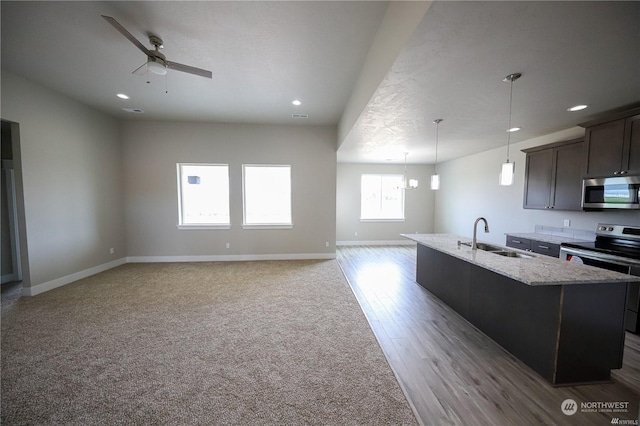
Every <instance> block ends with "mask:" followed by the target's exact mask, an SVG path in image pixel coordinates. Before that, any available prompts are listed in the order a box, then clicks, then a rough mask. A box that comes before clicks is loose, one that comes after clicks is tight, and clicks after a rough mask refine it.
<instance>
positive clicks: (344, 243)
mask: <svg viewBox="0 0 640 426" xmlns="http://www.w3.org/2000/svg"><path fill="white" fill-rule="evenodd" d="M415 244H416V242H415V241H411V240H404V239H403V240H380V241H376V240H370V241H365V240H360V241H336V246H413V245H415Z"/></svg>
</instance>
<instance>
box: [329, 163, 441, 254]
mask: <svg viewBox="0 0 640 426" xmlns="http://www.w3.org/2000/svg"><path fill="white" fill-rule="evenodd" d="M403 171H404V166H403V165H397V164H394V165H391V164H349V163H340V164H338V171H337V179H338V181H337V206H336V208H337V210H336V221H337V224H336V237H337V240H338V242H339V244H340V243H355V244H361V243H365V242H382V241H400V240H402V237H400V234H408V233H430V232H432V231H433V219H434V218H433V212H434V210H433V203H434V197H435V194H434V193H435V191H432V190H431V189H429V183H430V179H431V174H432V173H433V166H426V165H409V166H407V173H408V176H409V178H410V179H418V180H419V185H418V188H417V189H415V190H409V191H406V194H405V221H404V222H388V223H385V222H360V176H361V175H362V174H364V173H389V174H402V173H403ZM356 232H357V233H358V235H355V234H356Z"/></svg>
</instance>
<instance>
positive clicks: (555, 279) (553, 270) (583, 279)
mask: <svg viewBox="0 0 640 426" xmlns="http://www.w3.org/2000/svg"><path fill="white" fill-rule="evenodd" d="M401 235H402V236H403V237H405V238H408V239H410V240H413V241H416V242H417V243H418V244H422V245H424V246H427V247H431V248H432V249H435V250H438V251H441V252H443V253H446V254H449V255H451V256H454V257H457V258H458V259H462V260H464V261H466V262H469V263H472V264H474V265H478V266H480V267H483V268H485V269H488V270H490V271H493V272H496V273H498V274H501V275H504V276H506V277H509V278H512V279H514V280H517V281H520V282H522V283H524V284H528V285H532V286H538V285H565V284H595V283H620V282H630V281H640V277H636V276H632V275H625V274H621V273H619V272H614V271H609V270H606V269H602V268H596V267H593V266H587V265H580V264H576V263H572V262H567V261H566V260H560V259H556V258H554V257H549V256H544V255H538V254H534V253H529V252H525V251H523V250H518V249H513V248H507V247H505V246H501V245H499V244H491V245H494V246H498V247H503V248H504V249H505V250H510V251H516V252H519V253H522V254H525V255H527V256H532V257H530V258H516V257H504V256H499V255H497V254H494V253H490V252H486V251H483V250H475V251H474V250H471V247H468V246H465V245H462V246H458V241H462V242H470V241H471V239H470V238H465V237H459V236H456V235H449V234H401ZM509 235H512V234H509ZM479 242H480V241H479Z"/></svg>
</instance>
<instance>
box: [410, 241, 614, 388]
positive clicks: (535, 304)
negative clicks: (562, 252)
mask: <svg viewBox="0 0 640 426" xmlns="http://www.w3.org/2000/svg"><path fill="white" fill-rule="evenodd" d="M416 281H417V282H418V284H420V285H421V286H422V287H424V288H425V289H427V290H428V291H430V292H431V293H433V294H434V295H435V296H437V297H438V298H439V299H440V300H442V301H443V302H444V303H446V304H447V305H449V306H450V307H451V308H453V309H454V310H455V311H456V312H457V313H458V314H460V315H461V316H462V317H463V318H465V319H466V320H467V321H469V322H470V323H471V324H473V325H474V326H476V327H477V328H478V329H479V330H480V331H482V332H483V333H485V334H486V335H487V336H489V337H490V338H491V339H493V340H494V341H495V342H496V343H498V344H499V345H500V346H502V347H503V348H504V349H506V350H507V351H509V352H510V353H511V354H512V355H514V356H515V357H517V358H518V359H520V360H521V361H522V362H524V363H525V364H526V365H528V366H529V367H531V368H532V369H533V370H534V371H536V372H537V373H538V374H540V375H541V376H542V377H544V378H545V379H546V380H548V381H549V382H550V383H551V384H553V385H555V386H563V385H575V384H586V383H595V382H603V381H609V380H610V374H611V370H612V369H617V368H621V367H622V353H623V349H624V338H625V335H624V306H625V297H626V284H625V283H616V284H611V283H607V284H574V285H547V286H545V285H539V286H530V285H527V284H524V283H521V282H519V281H516V280H513V279H510V278H508V277H505V276H503V275H500V274H497V273H495V272H492V271H489V270H487V269H484V268H482V267H479V266H476V265H474V264H471V263H469V262H465V261H463V260H461V259H458V258H456V257H453V256H449V255H447V254H445V253H442V252H440V251H438V250H434V249H432V248H429V247H426V246H424V245H422V244H418V256H417V271H416Z"/></svg>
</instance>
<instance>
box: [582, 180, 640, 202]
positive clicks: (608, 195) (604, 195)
mask: <svg viewBox="0 0 640 426" xmlns="http://www.w3.org/2000/svg"><path fill="white" fill-rule="evenodd" d="M582 208H583V209H585V210H589V209H639V210H640V176H616V177H608V178H594V179H584V180H583V181H582Z"/></svg>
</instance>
